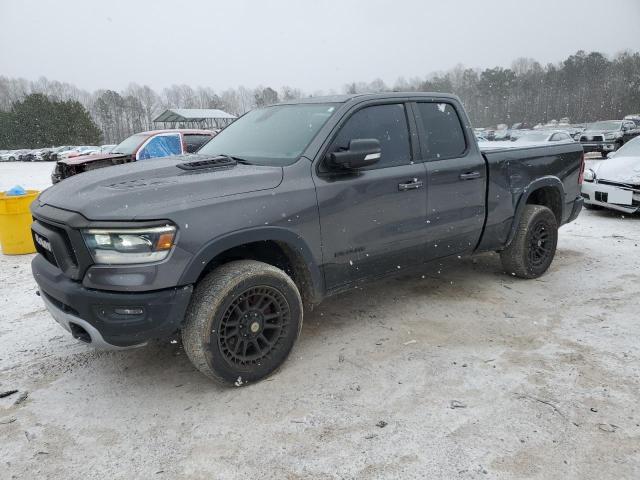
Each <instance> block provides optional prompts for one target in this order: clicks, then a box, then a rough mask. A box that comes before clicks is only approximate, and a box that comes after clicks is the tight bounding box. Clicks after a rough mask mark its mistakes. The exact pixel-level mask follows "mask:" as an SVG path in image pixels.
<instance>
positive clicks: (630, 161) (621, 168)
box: [592, 156, 640, 185]
mask: <svg viewBox="0 0 640 480" xmlns="http://www.w3.org/2000/svg"><path fill="white" fill-rule="evenodd" d="M592 170H593V171H594V172H596V176H597V178H598V180H609V181H610V182H616V183H627V184H630V185H640V157H632V156H629V157H621V156H620V157H619V156H615V157H613V158H609V159H608V160H601V161H600V162H599V163H598V165H596V166H594V168H592Z"/></svg>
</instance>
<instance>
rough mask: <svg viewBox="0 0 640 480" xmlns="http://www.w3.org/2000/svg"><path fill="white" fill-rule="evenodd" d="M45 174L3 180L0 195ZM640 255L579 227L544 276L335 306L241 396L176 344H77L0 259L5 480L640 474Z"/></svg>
mask: <svg viewBox="0 0 640 480" xmlns="http://www.w3.org/2000/svg"><path fill="white" fill-rule="evenodd" d="M51 168H52V165H51V164H20V163H15V164H0V190H3V189H6V188H8V187H10V186H12V185H13V184H15V183H21V184H22V185H23V186H24V187H32V186H36V187H42V186H45V185H46V184H47V177H48V175H49V173H50V170H51ZM639 243H640V217H638V216H636V217H629V216H624V215H620V214H618V213H613V212H591V211H583V213H582V214H581V215H580V217H579V218H578V220H577V221H576V222H574V223H572V224H570V225H568V226H565V227H563V228H562V230H561V233H560V242H559V247H558V253H557V255H556V259H555V261H554V263H553V265H552V267H551V269H550V271H549V272H548V273H547V274H546V275H545V276H544V277H542V278H540V279H538V280H533V281H524V280H518V279H515V278H511V277H509V276H506V275H504V274H503V273H502V270H501V267H500V262H499V258H498V256H497V255H494V254H484V255H480V256H477V257H473V258H463V259H459V260H453V261H449V262H446V263H443V264H442V265H440V266H436V267H434V268H432V269H429V270H425V271H424V275H422V274H418V275H416V274H412V275H406V276H404V277H400V278H397V279H390V280H385V281H381V282H377V283H375V284H372V285H370V286H368V287H367V288H365V289H359V290H355V291H352V292H350V293H347V294H343V295H340V296H338V297H334V298H331V299H328V300H327V301H326V302H325V303H323V304H322V305H321V306H320V307H319V308H317V309H316V310H314V311H313V312H310V313H308V314H307V316H306V318H305V326H304V328H303V332H302V335H301V338H300V341H299V343H298V346H297V347H296V349H295V350H294V352H293V354H292V356H291V357H290V359H289V361H288V362H287V363H286V364H285V366H284V367H283V368H282V369H281V370H280V372H279V373H278V374H276V375H275V376H273V377H271V378H270V379H269V380H267V381H264V382H262V383H259V384H255V385H250V386H248V387H246V388H238V389H222V388H219V387H217V386H215V385H213V384H211V383H210V382H209V381H208V380H207V379H206V378H205V377H204V376H202V375H200V374H199V373H198V372H196V371H195V370H194V368H193V367H192V366H191V364H190V363H189V361H188V360H187V358H186V356H185V355H184V352H183V351H182V350H181V347H180V344H179V343H167V344H162V345H154V346H151V347H147V348H144V349H138V350H129V351H124V352H108V353H105V352H101V353H98V352H95V351H93V350H92V349H91V348H89V347H87V346H84V345H82V344H78V343H77V342H76V341H74V340H73V339H72V338H71V337H70V336H69V335H68V334H67V333H66V332H65V331H64V330H62V328H61V327H59V326H58V325H57V324H56V323H55V322H54V321H53V319H52V318H50V316H49V315H48V314H47V312H46V311H45V309H44V306H43V305H42V302H41V301H40V299H39V298H38V297H37V296H36V295H35V291H36V287H35V283H34V281H33V279H32V277H31V274H30V269H29V261H30V259H31V256H19V257H17V256H16V257H9V256H2V255H0V392H2V391H6V390H11V389H17V390H19V392H18V393H16V394H13V395H10V396H8V397H6V398H3V399H0V467H1V468H0V478H65V479H66V478H83V479H87V478H157V479H162V478H178V477H179V478H193V479H212V478H216V479H231V478H241V477H246V478H287V479H298V478H362V479H370V478H428V479H452V478H461V479H474V478H481V479H491V478H509V479H511V478H534V479H558V478H571V479H594V480H596V479H597V480H601V479H623V478H624V479H631V478H640V406H639V405H640V403H639V402H640V380H639V378H640V363H639V359H640V342H638V338H639V335H640V322H638V298H640V268H639V267H640V248H639V246H638V245H639ZM23 392H28V397H27V398H26V399H24V400H23V401H22V402H20V403H18V404H17V405H16V404H15V402H16V399H18V398H19V397H20V396H21V394H22V393H23Z"/></svg>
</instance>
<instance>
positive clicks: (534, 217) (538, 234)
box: [500, 205, 558, 278]
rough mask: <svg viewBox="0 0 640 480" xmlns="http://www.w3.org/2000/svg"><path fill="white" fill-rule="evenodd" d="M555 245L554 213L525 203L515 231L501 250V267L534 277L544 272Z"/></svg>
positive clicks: (556, 239) (512, 273) (556, 235)
mask: <svg viewBox="0 0 640 480" xmlns="http://www.w3.org/2000/svg"><path fill="white" fill-rule="evenodd" d="M557 244H558V222H557V220H556V217H555V215H554V214H553V212H552V211H551V210H550V209H548V208H547V207H543V206H541V205H526V206H525V207H524V210H523V212H522V216H521V217H520V219H519V221H518V226H517V228H516V234H515V236H514V238H513V240H512V241H511V243H510V244H509V246H508V247H507V248H505V249H504V250H502V251H501V252H500V259H501V260H502V266H503V267H504V269H505V271H506V272H507V273H508V274H509V275H515V276H516V277H520V278H537V277H539V276H540V275H542V274H543V273H544V272H546V271H547V269H548V268H549V265H551V262H552V261H553V257H554V256H555V253H556V246H557Z"/></svg>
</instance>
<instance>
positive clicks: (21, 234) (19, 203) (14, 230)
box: [0, 190, 40, 255]
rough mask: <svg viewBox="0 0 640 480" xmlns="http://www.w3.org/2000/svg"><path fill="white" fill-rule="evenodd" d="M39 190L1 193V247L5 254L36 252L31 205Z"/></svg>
mask: <svg viewBox="0 0 640 480" xmlns="http://www.w3.org/2000/svg"><path fill="white" fill-rule="evenodd" d="M38 193H40V192H38V191H37V190H27V191H26V193H25V194H24V195H15V196H12V195H6V194H5V193H4V192H2V193H0V247H2V253H4V254H5V255H22V254H25V253H34V252H35V251H36V247H35V246H34V245H33V238H32V237H31V222H32V220H31V212H30V211H29V206H30V205H31V202H33V201H34V200H35V199H36V197H37V196H38Z"/></svg>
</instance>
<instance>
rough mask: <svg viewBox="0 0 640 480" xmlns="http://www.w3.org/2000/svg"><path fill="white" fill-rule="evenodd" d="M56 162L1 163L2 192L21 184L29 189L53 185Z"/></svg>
mask: <svg viewBox="0 0 640 480" xmlns="http://www.w3.org/2000/svg"><path fill="white" fill-rule="evenodd" d="M54 166H55V162H2V163H0V192H4V191H6V190H9V189H10V188H11V187H13V186H15V185H21V186H22V187H24V188H26V189H28V190H44V189H45V188H47V187H50V186H51V172H52V171H53V167H54Z"/></svg>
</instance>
